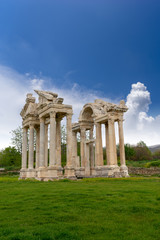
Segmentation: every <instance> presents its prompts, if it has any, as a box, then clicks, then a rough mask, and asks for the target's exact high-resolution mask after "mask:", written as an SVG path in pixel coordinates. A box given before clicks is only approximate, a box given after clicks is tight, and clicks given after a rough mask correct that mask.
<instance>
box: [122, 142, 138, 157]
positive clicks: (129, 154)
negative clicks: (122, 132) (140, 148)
mask: <svg viewBox="0 0 160 240" xmlns="http://www.w3.org/2000/svg"><path fill="white" fill-rule="evenodd" d="M124 147H125V156H126V159H127V160H131V159H132V158H133V157H134V156H135V153H136V152H135V149H134V147H132V146H131V145H130V144H125V145H124Z"/></svg>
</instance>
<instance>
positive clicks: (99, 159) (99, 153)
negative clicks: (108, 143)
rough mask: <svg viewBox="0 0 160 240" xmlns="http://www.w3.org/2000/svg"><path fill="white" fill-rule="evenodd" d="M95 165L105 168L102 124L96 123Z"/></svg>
mask: <svg viewBox="0 0 160 240" xmlns="http://www.w3.org/2000/svg"><path fill="white" fill-rule="evenodd" d="M95 165H96V166H103V148H102V132H101V123H96V146H95Z"/></svg>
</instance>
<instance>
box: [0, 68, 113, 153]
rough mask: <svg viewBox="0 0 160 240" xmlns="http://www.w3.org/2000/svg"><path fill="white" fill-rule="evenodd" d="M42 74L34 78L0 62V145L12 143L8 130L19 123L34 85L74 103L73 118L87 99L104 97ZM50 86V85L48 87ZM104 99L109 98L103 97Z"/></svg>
mask: <svg viewBox="0 0 160 240" xmlns="http://www.w3.org/2000/svg"><path fill="white" fill-rule="evenodd" d="M50 82H51V81H50V79H46V78H45V77H41V78H37V77H36V76H33V77H32V76H31V75H30V74H29V73H26V74H24V75H22V74H19V73H18V72H16V71H15V70H13V69H11V68H8V67H5V66H1V65H0V133H1V136H0V149H2V148H4V147H7V146H9V145H10V144H11V141H10V139H11V134H10V132H11V130H13V129H16V128H17V127H18V126H20V125H21V121H22V120H21V117H20V111H21V109H22V107H23V105H24V104H25V98H26V94H27V93H29V92H30V93H33V95H34V96H35V97H36V98H37V95H36V93H35V92H34V89H39V90H40V89H43V90H50V91H53V92H56V93H58V95H59V97H63V98H64V103H66V104H70V105H72V106H73V112H74V115H73V121H77V120H78V116H79V112H80V110H81V108H82V107H83V105H84V104H85V103H87V102H93V101H94V99H96V98H103V96H102V94H101V93H99V92H96V91H92V90H90V91H89V90H87V89H83V88H82V87H80V86H79V85H78V84H77V83H74V84H73V85H71V86H69V87H68V88H66V87H62V88H61V87H57V86H56V85H55V86H54V85H53V84H51V83H50ZM48 86H50V87H48ZM103 99H104V100H106V101H111V100H110V99H107V98H103Z"/></svg>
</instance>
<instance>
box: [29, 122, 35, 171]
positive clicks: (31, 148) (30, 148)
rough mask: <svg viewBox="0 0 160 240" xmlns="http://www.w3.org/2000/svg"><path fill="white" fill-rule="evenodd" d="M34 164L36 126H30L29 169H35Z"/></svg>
mask: <svg viewBox="0 0 160 240" xmlns="http://www.w3.org/2000/svg"><path fill="white" fill-rule="evenodd" d="M33 164H34V126H33V125H30V126H29V164H28V167H29V169H32V168H33Z"/></svg>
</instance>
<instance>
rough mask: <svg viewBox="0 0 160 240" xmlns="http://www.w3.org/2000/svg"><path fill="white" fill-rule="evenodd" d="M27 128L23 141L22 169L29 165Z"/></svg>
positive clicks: (24, 129) (24, 131)
mask: <svg viewBox="0 0 160 240" xmlns="http://www.w3.org/2000/svg"><path fill="white" fill-rule="evenodd" d="M27 130H28V129H27V128H26V127H24V128H23V143H22V169H26V167H27Z"/></svg>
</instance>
